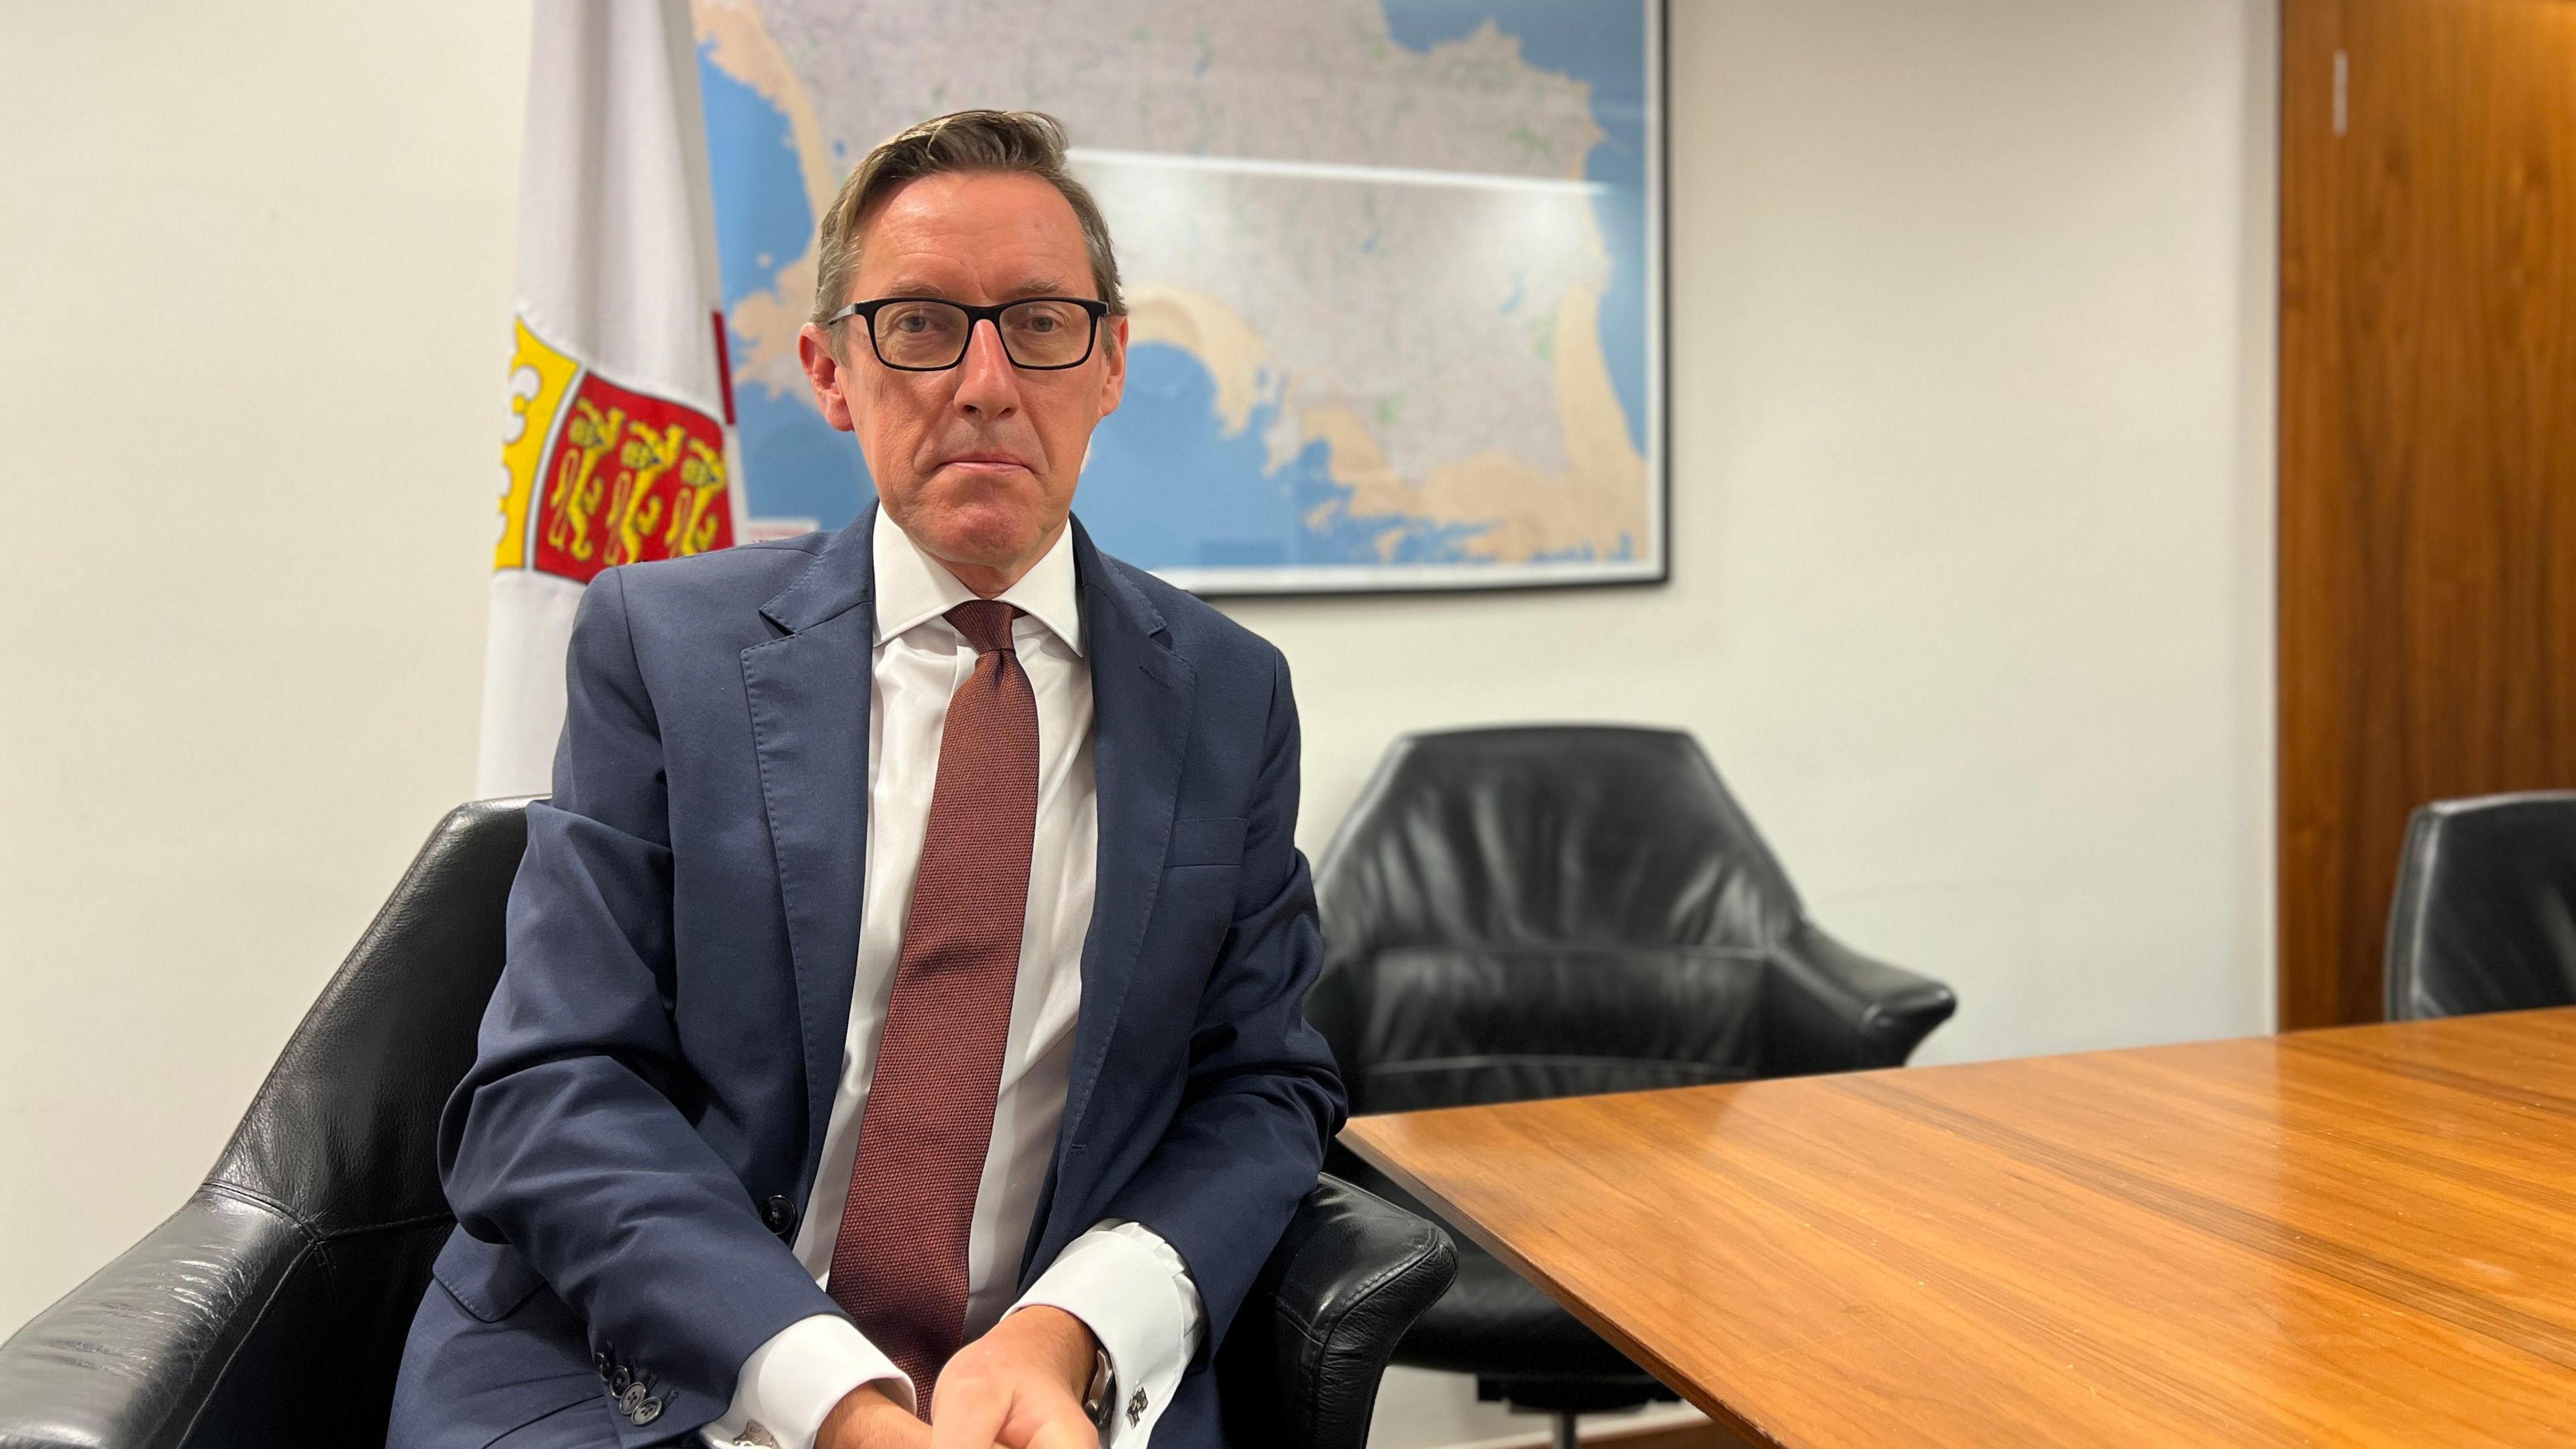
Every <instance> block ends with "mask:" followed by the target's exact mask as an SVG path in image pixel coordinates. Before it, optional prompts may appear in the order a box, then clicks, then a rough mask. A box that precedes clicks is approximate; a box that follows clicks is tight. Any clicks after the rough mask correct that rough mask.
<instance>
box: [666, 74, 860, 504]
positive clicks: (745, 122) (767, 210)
mask: <svg viewBox="0 0 2576 1449" xmlns="http://www.w3.org/2000/svg"><path fill="white" fill-rule="evenodd" d="M713 51H714V47H713V46H707V45H702V46H700V47H699V48H698V85H699V88H700V91H701V93H702V95H703V97H704V104H705V108H706V115H707V159H708V162H709V165H710V168H711V170H712V171H713V176H712V181H713V184H714V187H715V210H716V257H717V261H718V267H719V271H720V273H721V275H722V278H723V281H722V287H723V291H724V305H725V311H726V312H727V313H731V312H732V311H733V309H734V308H735V307H736V306H738V305H740V303H741V302H742V301H743V299H744V298H746V297H750V296H753V295H754V294H756V293H760V292H766V291H769V290H770V289H771V288H773V287H775V286H777V285H778V269H779V268H780V267H783V266H785V265H787V264H788V263H789V262H792V261H794V260H796V259H797V258H798V257H801V256H803V255H804V254H805V250H806V248H807V247H808V246H810V245H812V243H813V239H814V211H813V208H812V206H810V205H809V204H808V203H807V202H806V200H805V178H804V174H803V172H802V171H801V170H800V169H799V168H798V166H797V164H796V145H795V139H794V133H793V132H791V131H790V130H789V128H788V124H787V117H786V116H785V115H784V114H782V113H781V112H780V111H779V109H778V108H777V107H776V106H774V105H772V104H770V103H769V102H768V101H767V100H765V99H763V98H762V96H761V94H760V92H758V91H755V90H753V89H752V88H751V87H749V86H747V85H744V84H743V83H742V82H740V81H738V80H735V79H734V78H733V77H732V76H731V75H728V74H727V73H726V72H725V71H724V70H723V69H722V68H720V67H718V66H717V65H716V64H715V61H714V59H713ZM731 341H732V344H733V348H734V353H735V355H736V356H737V357H739V356H740V355H741V353H742V349H743V347H744V346H745V345H746V344H745V342H744V339H743V337H742V335H741V334H740V333H735V334H734V336H733V337H732V339H731ZM733 406H734V422H735V427H736V437H737V440H738V442H739V443H740V445H741V449H742V472H743V492H744V497H745V500H746V502H747V503H748V504H749V506H750V514H751V516H752V517H754V518H811V519H813V520H815V521H816V522H817V523H819V524H821V525H822V526H823V527H825V528H839V527H840V526H841V525H843V524H845V523H847V522H849V521H850V520H851V519H853V518H855V517H857V516H858V513H859V510H860V509H861V508H863V507H865V506H866V505H867V503H868V501H869V500H870V499H872V498H874V497H875V496H876V489H875V487H874V486H873V485H871V484H870V483H869V481H868V465H867V460H866V459H864V458H862V457H860V456H859V445H858V442H857V440H855V439H853V438H852V437H851V436H850V435H849V434H847V433H843V432H836V431H834V430H833V428H832V425H831V424H829V423H826V422H824V421H823V415H822V414H821V413H819V412H816V411H815V410H814V405H813V403H812V402H811V401H809V400H808V399H806V398H804V397H800V396H797V395H795V394H791V393H774V392H771V391H770V390H769V387H768V386H767V385H766V384H764V383H760V382H751V381H738V382H737V383H736V385H735V387H734V390H733Z"/></svg>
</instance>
